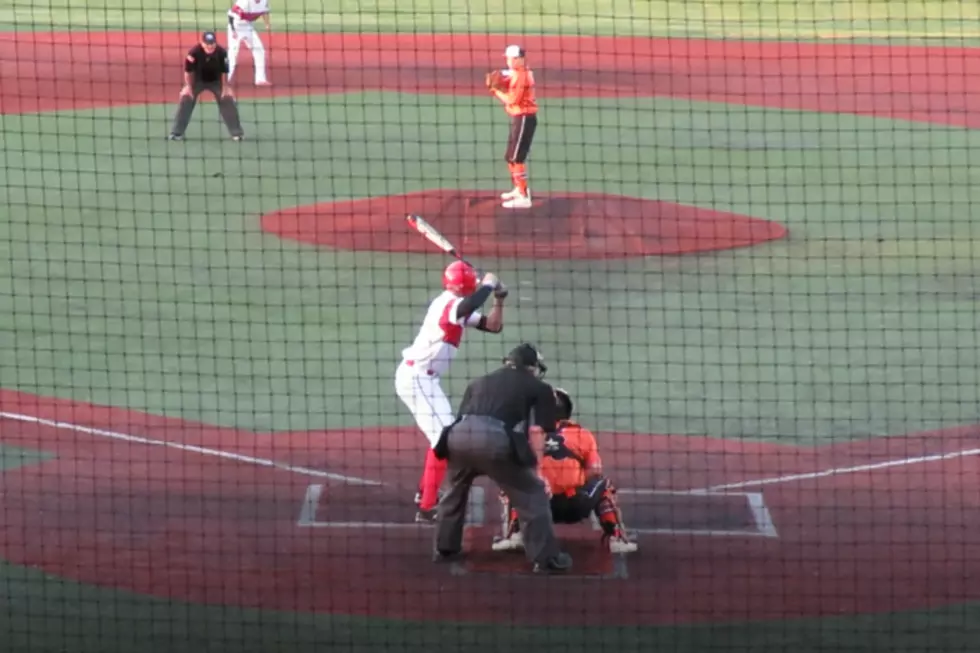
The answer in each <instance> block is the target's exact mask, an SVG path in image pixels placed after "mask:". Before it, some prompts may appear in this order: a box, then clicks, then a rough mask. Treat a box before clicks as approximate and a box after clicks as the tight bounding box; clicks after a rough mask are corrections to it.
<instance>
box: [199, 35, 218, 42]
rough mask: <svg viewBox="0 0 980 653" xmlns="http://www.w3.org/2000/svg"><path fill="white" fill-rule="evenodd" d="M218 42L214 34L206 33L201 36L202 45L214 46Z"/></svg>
mask: <svg viewBox="0 0 980 653" xmlns="http://www.w3.org/2000/svg"><path fill="white" fill-rule="evenodd" d="M217 42H218V38H217V37H216V36H215V35H214V32H205V33H204V34H201V43H207V44H208V45H214V44H215V43H217Z"/></svg>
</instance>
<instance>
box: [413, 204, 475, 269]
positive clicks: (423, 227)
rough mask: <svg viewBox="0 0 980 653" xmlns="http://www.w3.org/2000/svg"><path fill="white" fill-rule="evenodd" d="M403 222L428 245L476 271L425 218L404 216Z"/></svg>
mask: <svg viewBox="0 0 980 653" xmlns="http://www.w3.org/2000/svg"><path fill="white" fill-rule="evenodd" d="M405 221H406V222H408V226H410V227H411V228H412V229H414V230H415V231H417V232H419V233H420V234H422V236H423V237H424V238H425V239H426V240H428V241H429V242H430V243H432V244H433V245H435V246H436V247H438V248H439V249H441V250H442V251H444V252H445V253H447V254H449V255H450V256H452V257H454V258H456V259H458V260H460V261H462V262H463V263H466V264H467V265H469V266H470V267H472V268H473V269H474V270H476V269H477V267H476V266H475V265H473V264H472V263H470V262H469V261H467V260H466V259H465V258H463V257H462V256H461V255H460V253H459V252H458V251H456V246H455V245H453V244H452V243H451V242H449V239H448V238H446V237H445V236H443V235H442V234H441V233H439V230H438V229H436V228H435V227H433V226H432V225H431V224H429V223H428V222H427V221H426V220H425V218H423V217H422V216H420V215H406V216H405Z"/></svg>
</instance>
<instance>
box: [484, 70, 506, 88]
mask: <svg viewBox="0 0 980 653" xmlns="http://www.w3.org/2000/svg"><path fill="white" fill-rule="evenodd" d="M484 81H485V82H486V84H487V90H489V91H490V92H491V93H493V92H494V91H506V90H507V80H506V79H505V78H504V74H503V72H502V71H500V70H491V71H490V72H488V73H487V75H486V78H485V79H484Z"/></svg>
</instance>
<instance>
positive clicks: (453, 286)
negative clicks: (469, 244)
mask: <svg viewBox="0 0 980 653" xmlns="http://www.w3.org/2000/svg"><path fill="white" fill-rule="evenodd" d="M442 287H443V288H445V289H446V290H448V291H449V292H451V293H454V294H456V295H459V296H461V297H462V296H464V295H469V294H472V293H473V291H474V290H476V270H474V269H473V266H471V265H468V264H466V263H463V262H462V261H453V262H452V263H450V264H449V265H448V266H447V267H446V269H445V271H443V273H442Z"/></svg>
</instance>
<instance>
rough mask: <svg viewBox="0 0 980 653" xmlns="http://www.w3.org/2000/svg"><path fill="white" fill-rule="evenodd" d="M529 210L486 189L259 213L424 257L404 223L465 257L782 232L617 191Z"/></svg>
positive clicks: (327, 235)
mask: <svg viewBox="0 0 980 653" xmlns="http://www.w3.org/2000/svg"><path fill="white" fill-rule="evenodd" d="M533 198H534V206H533V207H531V208H530V209H505V208H503V207H502V206H501V200H500V199H499V198H498V197H497V196H496V195H494V194H491V193H487V192H486V191H461V190H431V191H425V192H422V193H412V194H409V195H396V196H385V197H375V198H371V199H365V200H353V201H346V202H325V203H321V204H314V205H310V206H301V207H294V208H290V209H283V210H280V211H275V212H273V213H268V214H266V215H264V216H263V217H262V228H263V229H264V230H265V231H268V232H270V233H274V234H276V235H278V236H280V237H282V238H287V239H290V240H297V241H300V242H304V243H310V244H314V245H325V246H329V247H334V248H337V249H351V250H369V251H382V252H415V253H428V252H433V251H435V250H434V248H433V246H432V245H431V244H430V243H429V242H428V241H426V240H425V239H424V238H422V237H421V236H420V235H419V234H418V233H416V232H415V231H413V230H411V229H410V228H409V227H408V226H407V225H406V223H405V216H406V215H408V214H415V215H420V216H422V217H424V218H425V219H426V220H427V221H428V222H429V223H430V224H432V226H434V227H435V228H436V229H438V230H439V231H440V232H441V233H442V234H443V235H444V236H446V237H447V238H448V239H449V240H450V241H452V243H453V244H454V245H456V247H457V248H459V249H460V251H463V252H465V253H466V254H467V255H471V256H491V257H505V258H510V257H516V258H532V257H533V258H553V259H602V258H624V257H630V256H654V255H665V254H689V253H693V252H706V251H715V250H722V249H731V248H735V247H746V246H749V245H754V244H756V243H760V242H764V241H767V240H775V239H777V238H781V237H783V236H784V235H785V234H786V229H785V228H784V227H783V226H782V225H780V224H778V223H776V222H770V221H768V220H760V219H756V218H750V217H747V216H744V215H738V214H735V213H724V212H720V211H712V210H709V209H702V208H697V207H694V206H685V205H683V204H673V203H671V202H660V201H653V200H644V199H638V198H633V197H622V196H618V195H595V194H587V193H554V194H540V195H534V196H533Z"/></svg>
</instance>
